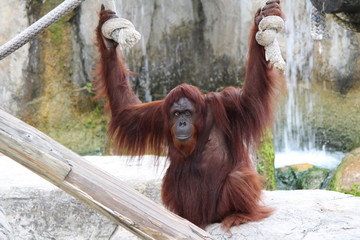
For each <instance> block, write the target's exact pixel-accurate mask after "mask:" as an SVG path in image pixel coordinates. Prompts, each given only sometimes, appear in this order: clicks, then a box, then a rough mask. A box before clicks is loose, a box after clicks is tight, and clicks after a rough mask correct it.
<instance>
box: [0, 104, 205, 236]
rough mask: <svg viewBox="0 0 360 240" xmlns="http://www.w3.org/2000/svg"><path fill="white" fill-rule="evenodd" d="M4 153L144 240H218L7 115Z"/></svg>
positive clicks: (1, 125)
mask: <svg viewBox="0 0 360 240" xmlns="http://www.w3.org/2000/svg"><path fill="white" fill-rule="evenodd" d="M0 152H2V153H3V154H5V155H7V156H9V157H10V158H12V159H13V160H15V161H17V162H18V163H20V164H22V165H24V166H25V167H27V168H29V169H30V170H32V171H33V172H35V173H36V174H38V175H40V176H41V177H43V178H45V179H46V180H48V181H49V182H51V183H53V184H54V185H56V186H57V187H59V188H61V189H62V190H64V191H65V192H67V193H69V194H70V195H72V196H74V197H75V198H77V199H79V200H80V201H81V202H83V203H85V204H86V205H88V206H89V207H91V208H93V209H95V210H96V211H98V212H100V213H101V214H103V215H105V216H106V217H108V218H109V219H111V220H113V221H114V222H116V223H117V224H119V225H121V226H122V227H124V228H126V229H127V230H129V231H131V232H132V233H134V234H135V235H137V236H138V237H140V238H142V239H164V240H165V239H195V240H196V239H199V240H200V239H212V238H211V236H210V235H209V234H208V233H207V232H205V231H204V230H202V229H200V228H198V227H197V226H195V225H194V224H192V223H190V222H189V221H187V220H185V219H183V218H181V217H179V216H177V215H175V214H173V213H171V212H170V211H168V210H166V209H165V208H164V207H162V206H160V205H158V204H156V203H155V202H153V201H151V200H150V199H148V198H147V197H145V196H144V195H142V194H140V193H139V192H137V191H136V190H134V189H132V188H130V187H128V186H126V185H125V184H124V183H123V182H122V181H120V180H119V179H117V178H115V177H113V176H111V175H109V174H108V173H106V172H103V171H101V170H100V169H98V168H96V167H94V166H93V165H91V164H90V163H89V162H88V161H87V160H85V159H84V158H82V157H80V156H79V155H77V154H76V153H74V152H72V151H71V150H69V149H67V148H66V147H64V146H62V145H61V144H60V143H58V142H56V141H54V140H53V139H51V138H50V137H48V136H46V135H45V134H43V133H41V132H40V131H38V130H37V129H35V128H33V127H31V126H30V125H28V124H26V123H24V122H22V121H21V120H19V119H17V118H15V117H13V116H11V115H10V114H8V113H6V112H4V111H2V110H0ZM14 177H16V176H14Z"/></svg>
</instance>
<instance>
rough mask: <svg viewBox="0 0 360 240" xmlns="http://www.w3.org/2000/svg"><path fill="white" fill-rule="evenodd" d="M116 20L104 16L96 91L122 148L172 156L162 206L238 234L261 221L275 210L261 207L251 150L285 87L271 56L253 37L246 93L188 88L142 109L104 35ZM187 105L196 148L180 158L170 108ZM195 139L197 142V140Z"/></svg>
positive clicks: (182, 87)
mask: <svg viewBox="0 0 360 240" xmlns="http://www.w3.org/2000/svg"><path fill="white" fill-rule="evenodd" d="M111 17H115V15H114V13H111V12H110V11H105V10H103V9H102V11H101V12H100V21H99V26H98V28H97V41H98V43H97V46H98V49H99V52H100V62H99V65H98V76H99V77H98V79H97V80H96V82H95V84H96V86H97V87H96V88H97V90H98V97H101V96H104V95H105V96H107V99H108V103H109V108H110V110H111V121H110V124H109V133H110V135H111V136H112V137H113V139H114V141H115V144H116V146H117V148H119V149H126V150H127V152H128V153H130V154H131V155H143V154H146V153H148V152H150V153H153V154H158V155H159V154H163V153H164V152H165V153H166V154H167V156H168V158H169V160H170V165H169V168H168V169H167V171H166V174H165V177H164V179H163V186H162V200H163V203H164V205H165V206H166V207H167V208H168V209H170V210H171V211H173V212H175V213H177V214H179V215H180V216H182V217H184V218H186V219H188V220H189V221H191V222H193V223H195V224H196V225H198V226H200V227H205V226H206V225H208V224H210V223H214V222H222V223H223V226H225V227H226V228H228V229H229V228H230V227H231V226H235V225H239V224H242V223H246V222H248V221H258V220H261V219H263V218H265V217H267V216H269V215H270V213H271V211H272V210H271V209H270V208H267V207H264V206H262V205H261V204H260V199H261V188H262V184H261V178H260V177H259V175H258V174H257V173H256V172H255V171H254V170H253V166H252V162H251V159H250V150H251V148H252V147H253V146H255V145H256V144H257V143H258V142H259V139H260V138H261V136H262V134H263V131H264V129H265V127H266V126H269V124H270V123H271V120H272V112H273V100H274V94H275V93H276V85H277V82H278V81H279V80H281V79H279V78H278V77H277V76H276V75H274V74H273V73H272V71H273V70H272V69H271V68H270V67H269V65H268V63H267V62H266V61H265V55H264V54H265V53H264V48H263V47H261V46H260V45H258V44H257V42H256V41H255V33H256V31H257V27H256V26H254V27H253V28H252V30H251V33H250V42H249V56H248V62H247V74H246V77H245V83H244V86H243V88H242V89H241V88H235V87H229V88H226V89H225V90H223V91H222V92H219V93H209V94H206V95H204V94H202V93H201V92H200V91H199V90H198V89H197V88H196V87H194V86H190V85H188V84H182V85H180V86H178V87H176V88H174V89H173V90H172V91H171V92H170V93H169V94H168V95H167V96H166V97H165V99H164V100H160V101H155V102H151V103H141V102H140V100H139V99H138V98H137V97H136V95H135V94H134V93H133V91H132V89H131V87H130V85H129V82H128V77H129V75H130V72H129V70H128V69H127V68H126V67H125V64H124V63H123V61H122V60H121V57H120V56H118V55H119V54H118V53H117V51H116V49H115V48H116V43H114V42H112V41H110V40H106V39H104V38H103V37H102V35H101V31H100V30H101V26H102V24H103V23H104V22H105V21H106V20H107V19H109V18H111ZM183 97H186V98H187V99H188V100H189V101H190V102H191V103H192V104H193V106H194V108H195V111H196V119H195V120H194V123H195V124H194V127H193V129H194V132H193V135H196V138H193V139H192V141H193V142H192V144H188V145H186V144H185V145H183V147H185V148H187V147H188V146H190V145H191V146H193V144H194V145H195V147H193V148H191V149H186V150H187V151H181V147H182V146H180V145H181V144H180V143H177V142H175V141H174V140H173V138H172V135H171V126H170V119H171V116H170V108H171V106H172V105H173V104H174V103H175V102H177V101H178V100H179V99H180V98H183ZM194 139H195V140H194Z"/></svg>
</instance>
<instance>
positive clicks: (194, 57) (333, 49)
mask: <svg viewBox="0 0 360 240" xmlns="http://www.w3.org/2000/svg"><path fill="white" fill-rule="evenodd" d="M60 2H61V1H60V0H59V1H48V0H46V1H36V0H27V1H20V0H16V1H9V0H5V1H3V2H2V11H1V13H0V14H1V15H0V23H1V26H3V27H2V28H1V30H0V44H2V43H4V42H6V41H7V40H9V39H10V38H11V37H13V36H14V35H15V34H16V33H18V32H19V31H21V30H23V29H24V28H25V27H26V26H27V25H29V24H31V23H32V22H34V21H35V20H36V19H38V18H39V17H40V16H42V15H43V14H45V13H46V12H48V11H49V10H50V9H52V8H53V7H55V6H56V5H57V4H59V3H60ZM258 2H260V1H235V0H229V1H226V2H222V1H215V0H211V1H201V0H184V1H165V0H149V1H141V0H133V1H129V0H121V1H117V9H118V12H119V15H121V16H122V17H125V18H128V19H130V20H131V21H132V22H133V23H134V24H135V26H136V27H137V29H138V30H139V31H140V32H141V33H142V36H143V37H142V39H141V41H140V43H138V44H137V45H136V46H135V48H134V49H132V50H128V51H126V52H125V56H126V61H127V62H128V66H129V68H130V69H131V70H132V71H134V72H137V73H138V74H137V75H136V76H135V77H133V78H132V79H131V81H132V84H133V86H134V88H135V90H136V92H137V94H138V95H139V96H140V97H141V98H142V99H143V100H145V101H150V100H156V99H159V98H162V97H163V96H164V95H166V94H167V92H168V91H169V90H170V89H172V88H173V87H174V86H176V85H177V84H179V83H182V82H187V83H191V84H194V85H197V86H199V88H200V89H201V90H202V91H204V92H208V91H214V90H221V89H222V88H224V87H226V86H228V85H241V83H242V80H243V77H244V72H245V68H244V64H245V59H246V53H247V41H248V32H249V28H250V26H251V24H252V16H253V14H254V12H255V10H256V8H257V7H258V6H259V5H258ZM100 3H101V1H99V0H94V1H91V2H90V1H84V2H83V3H82V5H81V7H80V8H78V9H76V10H75V11H74V12H72V13H70V14H68V15H67V16H66V17H64V18H63V19H62V20H60V21H59V22H57V23H56V24H55V25H53V26H52V27H50V28H49V29H47V30H46V31H45V32H44V33H43V34H42V35H41V36H39V37H38V38H36V39H35V40H33V41H32V42H31V43H29V44H27V45H25V46H24V47H22V48H21V49H19V50H18V51H16V52H15V53H13V54H12V55H10V56H9V57H7V58H6V59H4V60H2V61H1V62H0V107H1V108H2V109H5V110H6V111H8V112H10V113H12V114H15V115H17V116H19V117H21V118H22V119H23V120H25V121H26V122H29V123H31V124H32V125H34V126H36V127H37V128H39V129H40V130H42V131H44V132H46V133H47V134H48V135H50V136H51V137H53V138H55V139H56V140H58V141H60V142H62V143H63V144H65V145H66V146H68V147H70V148H72V149H73V150H75V151H77V152H79V153H94V152H102V151H104V145H105V140H104V139H105V125H106V120H105V119H104V118H103V117H102V115H101V111H99V109H101V106H100V107H98V105H97V104H96V103H95V102H94V101H92V100H91V97H92V96H93V93H91V91H89V89H90V88H91V86H90V84H89V81H90V80H91V78H92V71H93V68H94V65H95V61H96V59H97V53H96V50H95V47H94V44H93V40H94V28H95V26H96V22H97V16H96V14H97V12H98V9H99V6H100ZM283 5H284V6H283V8H284V11H285V14H287V15H288V16H292V14H291V13H294V12H296V13H297V14H298V16H297V17H296V18H294V19H291V18H289V19H288V20H291V21H293V22H294V24H293V25H292V26H291V27H292V28H294V29H298V32H301V33H302V35H301V37H299V38H296V39H295V40H296V43H297V44H296V46H295V47H294V48H293V50H292V51H290V52H289V51H288V48H287V47H286V46H287V45H288V40H289V39H292V36H290V35H289V34H290V31H285V32H284V33H283V36H282V39H281V45H282V50H283V53H284V55H285V58H286V59H288V60H289V59H291V58H292V56H299V57H298V58H297V60H296V61H299V64H300V65H301V66H303V67H301V68H298V69H296V72H297V74H298V76H299V78H301V77H302V76H304V75H310V76H311V79H312V80H314V81H317V82H318V83H319V84H318V85H319V86H320V88H321V90H322V91H323V90H324V91H325V92H326V93H329V94H330V95H333V98H335V99H338V101H341V99H342V98H347V97H348V93H349V92H353V91H359V90H358V89H359V87H358V85H357V83H358V82H359V80H360V79H359V78H360V57H359V56H360V50H359V42H360V35H359V33H354V32H350V31H347V30H345V29H342V28H341V27H339V26H338V25H336V23H334V22H332V21H331V19H329V21H328V24H329V26H328V29H329V36H330V38H329V39H327V40H325V41H322V42H320V43H313V42H312V40H311V39H309V38H308V36H310V29H307V27H304V26H305V25H303V23H304V22H305V21H308V20H307V19H308V18H309V17H310V16H309V15H308V12H307V11H305V9H306V8H308V7H309V5H310V1H308V2H306V3H303V2H302V1H292V2H291V3H290V2H285V3H284V4H283ZM14 12H16V14H13V13H14ZM306 33H308V34H306ZM310 41H311V42H310ZM307 42H309V43H312V45H311V51H302V48H303V47H304V44H305V43H307ZM313 54H314V55H313ZM309 61H310V62H311V63H313V64H312V65H313V66H314V68H313V69H310V68H309V67H308V66H309ZM300 65H299V66H300ZM309 71H310V72H309ZM303 86H304V85H303V83H302V82H301V80H300V82H299V84H298V87H299V88H302V87H303ZM324 86H326V88H325V87H324ZM310 90H312V89H311V88H310ZM352 96H353V95H352ZM354 96H355V100H354V101H358V98H359V97H357V96H356V95H354ZM351 98H352V97H351ZM321 101H323V100H322V99H320V102H321ZM325 101H327V100H325ZM348 104H350V105H351V104H353V101H350V100H349V102H348ZM332 107H333V108H334V109H335V108H336V107H337V106H336V105H334V106H332ZM322 109H323V108H322ZM342 109H343V108H342ZM342 109H339V111H340V112H339V114H338V116H340V117H339V118H341V119H346V118H347V117H348V116H345V115H346V114H344V113H343V112H341V110H342ZM304 111H306V110H304ZM320 112H321V111H320ZM319 114H321V113H319ZM351 114H352V113H351ZM358 115H359V114H357V115H355V116H354V115H352V118H354V121H355V122H356V121H357V122H359V121H360V119H358V118H359V116H358ZM315 119H321V118H320V117H315ZM314 124H315V125H316V123H314ZM316 126H318V127H319V128H320V127H321V126H322V122H320V123H318V124H317V125H316ZM339 128H340V129H339ZM336 131H340V132H341V131H342V130H341V124H338V125H337V126H336ZM359 131H360V130H359V129H358V127H356V126H353V127H351V129H349V131H348V132H349V134H350V135H347V138H348V139H351V140H350V143H348V145H349V146H351V147H353V146H357V145H356V141H354V139H355V138H356V137H355V134H358V132H359ZM319 136H322V138H321V139H320V140H321V141H322V142H326V141H333V138H337V134H333V135H332V136H331V139H330V138H329V137H328V136H329V135H328V134H327V135H326V136H325V134H323V130H321V131H320V133H319ZM357 136H359V134H358V135H357ZM334 141H339V139H335V140H334ZM354 142H355V143H354ZM359 144H360V143H359ZM340 148H343V149H348V147H345V148H344V146H343V145H341V146H340Z"/></svg>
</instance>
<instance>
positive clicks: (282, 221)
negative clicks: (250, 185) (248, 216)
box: [206, 190, 360, 240]
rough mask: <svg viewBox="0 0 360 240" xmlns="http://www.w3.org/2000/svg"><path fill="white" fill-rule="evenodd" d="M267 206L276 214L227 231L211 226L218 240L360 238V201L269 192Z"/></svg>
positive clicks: (316, 194) (326, 194) (316, 192)
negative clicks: (273, 209) (229, 231)
mask: <svg viewBox="0 0 360 240" xmlns="http://www.w3.org/2000/svg"><path fill="white" fill-rule="evenodd" d="M264 204H265V205H269V206H272V207H274V208H275V212H274V214H273V215H272V216H271V217H269V218H267V219H265V220H263V221H261V222H251V223H248V224H245V225H242V226H239V227H236V228H232V229H231V234H230V233H226V232H224V231H223V230H222V229H221V228H220V226H219V224H213V225H211V226H208V227H207V229H206V230H207V231H208V232H209V233H211V234H212V235H213V236H214V237H215V239H218V240H220V239H221V240H225V239H226V240H235V239H246V240H262V239H264V240H265V239H266V240H272V239H274V240H277V239H282V240H287V239H289V240H290V239H291V240H297V239H299V240H300V239H301V240H310V239H311V240H315V239H319V240H320V239H321V240H331V239H334V240H335V239H347V240H355V239H359V237H360V232H359V229H360V208H359V206H360V198H359V197H354V196H352V195H346V194H343V193H338V192H331V191H325V190H296V191H273V192H265V198H264Z"/></svg>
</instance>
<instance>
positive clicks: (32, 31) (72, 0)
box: [0, 0, 84, 60]
mask: <svg viewBox="0 0 360 240" xmlns="http://www.w3.org/2000/svg"><path fill="white" fill-rule="evenodd" d="M82 1H84V0H65V1H64V2H63V3H61V4H60V5H59V6H57V7H56V8H54V9H53V10H51V11H50V12H49V13H48V14H46V15H45V16H43V17H42V18H40V19H39V20H38V21H36V22H35V23H33V24H32V25H31V26H29V27H28V28H26V29H25V30H24V31H22V32H21V33H19V34H18V35H17V36H15V37H14V38H13V39H11V40H10V41H8V42H7V43H5V44H4V45H2V46H1V47H0V60H1V59H3V58H5V57H6V56H8V55H9V54H10V53H12V52H14V51H16V50H17V49H19V48H20V47H22V46H23V45H24V44H25V43H27V42H28V41H30V40H31V39H33V38H34V37H35V36H36V35H38V34H39V33H41V32H42V31H44V30H45V28H47V27H48V26H50V25H51V24H53V23H54V22H56V21H57V20H59V19H60V18H61V17H63V16H64V15H65V14H66V13H68V12H70V11H71V10H73V9H74V8H76V7H77V6H79V5H80V4H81V2H82Z"/></svg>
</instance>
